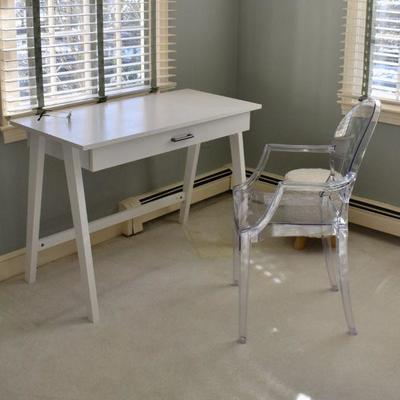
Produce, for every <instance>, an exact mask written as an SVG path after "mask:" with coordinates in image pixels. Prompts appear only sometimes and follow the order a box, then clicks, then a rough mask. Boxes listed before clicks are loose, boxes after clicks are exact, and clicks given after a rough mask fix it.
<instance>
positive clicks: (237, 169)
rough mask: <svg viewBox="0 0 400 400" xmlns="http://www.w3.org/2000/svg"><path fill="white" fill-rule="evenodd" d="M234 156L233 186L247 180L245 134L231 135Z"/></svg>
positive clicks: (235, 270)
mask: <svg viewBox="0 0 400 400" xmlns="http://www.w3.org/2000/svg"><path fill="white" fill-rule="evenodd" d="M229 140H230V144H231V156H232V187H233V186H235V185H239V184H241V183H243V182H244V181H245V180H246V165H245V162H244V149H243V134H242V133H237V134H235V135H232V136H230V137H229ZM238 235H239V234H238V233H237V232H236V231H235V234H234V236H235V240H234V245H233V284H234V285H235V286H237V285H238V284H239V278H240V274H239V272H240V252H239V246H240V244H239V242H238V241H239V240H240V238H239V236H238Z"/></svg>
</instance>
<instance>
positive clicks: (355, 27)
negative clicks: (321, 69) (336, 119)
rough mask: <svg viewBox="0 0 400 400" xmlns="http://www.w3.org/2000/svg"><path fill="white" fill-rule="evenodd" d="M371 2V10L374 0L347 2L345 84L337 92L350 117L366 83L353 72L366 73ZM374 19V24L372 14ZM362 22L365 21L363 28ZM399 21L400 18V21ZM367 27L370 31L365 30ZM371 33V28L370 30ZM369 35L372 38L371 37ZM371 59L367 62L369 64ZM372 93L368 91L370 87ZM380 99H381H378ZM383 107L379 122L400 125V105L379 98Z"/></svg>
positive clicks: (344, 51) (348, 0) (344, 57)
mask: <svg viewBox="0 0 400 400" xmlns="http://www.w3.org/2000/svg"><path fill="white" fill-rule="evenodd" d="M370 1H371V3H370V4H371V7H372V6H373V2H374V1H375V0H346V2H347V10H346V24H345V33H344V49H343V53H344V54H342V58H343V60H342V77H341V78H342V80H341V82H340V86H341V88H340V89H339V92H338V97H339V104H340V105H341V109H342V113H343V114H345V113H347V112H348V111H349V110H350V109H351V108H352V107H353V106H354V105H356V104H357V103H358V99H359V97H360V96H362V95H363V94H365V93H363V82H364V81H365V76H357V74H355V72H354V71H363V72H364V73H365V64H366V57H371V56H370V51H369V50H370V47H369V46H370V44H369V43H368V40H366V38H367V34H368V27H367V21H368V4H369V2H370ZM371 15H372V21H371V22H372V23H373V13H372V14H370V16H369V18H371ZM360 21H364V22H363V23H361V24H360ZM399 21H400V18H399ZM366 27H367V28H366ZM369 29H371V31H372V25H370V28H369ZM371 31H370V34H371ZM361 48H363V49H364V60H361V59H357V57H356V56H355V55H356V54H360V51H361ZM369 62H370V58H369V59H368V63H369ZM367 73H368V77H367V79H368V83H369V82H370V71H369V67H368V71H367ZM368 93H369V87H368ZM378 98H379V97H378ZM379 99H380V100H381V103H382V110H381V114H380V118H379V121H380V122H384V123H387V124H391V125H400V101H392V100H388V99H384V98H379Z"/></svg>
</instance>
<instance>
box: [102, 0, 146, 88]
mask: <svg viewBox="0 0 400 400" xmlns="http://www.w3.org/2000/svg"><path fill="white" fill-rule="evenodd" d="M103 5H104V64H105V82H106V93H107V94H110V93H113V92H116V91H121V90H124V89H129V88H134V87H141V86H149V84H150V53H149V52H150V36H149V35H150V30H149V27H150V22H149V1H148V0H104V3H103Z"/></svg>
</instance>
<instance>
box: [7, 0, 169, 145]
mask: <svg viewBox="0 0 400 400" xmlns="http://www.w3.org/2000/svg"><path fill="white" fill-rule="evenodd" d="M9 1H10V0H9ZM158 4H159V9H158V15H157V17H158V18H160V20H161V18H164V21H166V18H167V17H168V15H169V6H170V2H169V0H159V3H158ZM168 29H169V28H168V23H167V26H162V24H158V27H157V35H158V42H157V48H158V50H164V51H165V50H168V49H169V47H170V44H171V43H170V40H169V36H168V35H163V34H165V33H168ZM160 33H162V34H161V35H160ZM160 54H164V55H163V56H160V58H159V61H158V64H159V66H160V67H161V68H166V67H168V66H169V57H170V55H169V54H168V53H167V52H165V53H161V52H160ZM0 73H1V72H0ZM0 78H1V77H0ZM0 85H1V79H0ZM176 86H177V84H176V82H173V81H169V79H168V78H167V79H165V78H164V79H163V80H161V85H160V89H159V92H165V91H169V90H173V89H175V88H176ZM0 89H1V87H0ZM149 93H150V90H149V88H147V87H146V88H137V89H136V90H128V91H127V93H123V92H122V93H119V94H116V95H113V96H108V98H109V100H108V101H113V100H116V99H120V98H121V97H126V98H131V97H138V96H144V95H147V94H149ZM96 103H97V100H96V99H89V100H85V101H82V102H74V103H71V104H68V105H60V106H56V107H52V109H63V108H64V109H71V108H72V109H73V108H74V107H79V106H81V105H83V104H96ZM1 104H2V102H1V90H0V133H2V136H3V141H4V143H5V144H9V143H15V142H18V141H21V140H26V138H27V137H26V133H25V131H24V130H23V129H20V128H16V127H13V126H11V125H9V124H8V119H7V118H5V117H3V115H2V110H1ZM21 115H33V112H27V113H24V114H21ZM13 117H16V116H15V115H14V116H13Z"/></svg>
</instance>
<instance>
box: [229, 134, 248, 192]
mask: <svg viewBox="0 0 400 400" xmlns="http://www.w3.org/2000/svg"><path fill="white" fill-rule="evenodd" d="M229 141H230V144H231V156H232V169H233V171H232V172H233V186H234V185H239V184H241V183H243V182H244V181H245V180H246V165H245V162H244V150H243V134H242V133H236V134H235V135H231V136H230V137H229Z"/></svg>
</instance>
